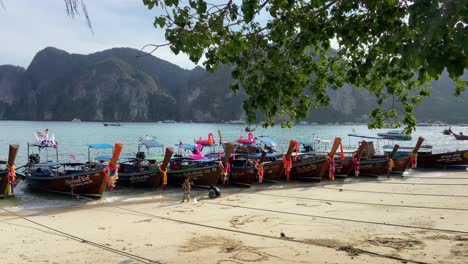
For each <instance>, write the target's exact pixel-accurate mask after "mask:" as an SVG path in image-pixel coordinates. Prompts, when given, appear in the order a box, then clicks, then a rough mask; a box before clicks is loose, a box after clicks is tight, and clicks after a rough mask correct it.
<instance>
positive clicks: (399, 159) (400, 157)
mask: <svg viewBox="0 0 468 264" xmlns="http://www.w3.org/2000/svg"><path fill="white" fill-rule="evenodd" d="M423 142H424V138H423V137H419V138H418V141H417V142H416V145H415V146H414V147H413V148H412V150H411V151H409V152H405V153H404V154H402V152H401V150H408V149H411V147H401V146H400V148H399V151H398V152H397V153H396V154H395V155H394V158H393V159H392V160H393V167H392V169H391V170H390V171H389V172H391V173H392V174H397V175H402V174H403V173H404V172H405V170H406V169H407V168H408V167H409V165H410V163H411V167H412V168H413V169H415V168H416V157H417V154H418V151H419V149H420V148H421V146H422V143H423ZM388 147H389V146H384V149H385V148H388ZM378 157H379V156H377V155H374V156H373V158H378ZM380 157H382V156H380Z"/></svg>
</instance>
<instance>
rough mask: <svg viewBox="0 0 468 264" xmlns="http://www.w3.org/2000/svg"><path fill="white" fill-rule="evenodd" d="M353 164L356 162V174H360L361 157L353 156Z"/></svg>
mask: <svg viewBox="0 0 468 264" xmlns="http://www.w3.org/2000/svg"><path fill="white" fill-rule="evenodd" d="M353 164H354V175H355V176H359V166H360V165H361V159H358V158H356V157H353Z"/></svg>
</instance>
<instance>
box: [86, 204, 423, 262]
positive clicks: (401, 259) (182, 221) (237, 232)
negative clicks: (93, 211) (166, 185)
mask: <svg viewBox="0 0 468 264" xmlns="http://www.w3.org/2000/svg"><path fill="white" fill-rule="evenodd" d="M83 198H85V199H89V198H87V197H83ZM204 203H208V204H215V205H216V203H210V202H204ZM175 204H180V203H179V202H177V203H175ZM104 205H105V206H109V207H113V208H117V209H120V210H124V211H128V212H131V213H134V214H140V215H144V216H147V217H152V218H157V219H161V220H165V221H171V222H176V223H180V224H187V225H192V226H198V227H204V228H209V229H215V230H220V231H225V232H230V233H236V234H243V235H249V236H255V237H261V238H268V239H274V240H280V241H284V242H292V243H299V244H306V245H315V244H311V243H310V242H308V241H306V240H294V239H284V238H281V237H277V236H271V235H264V234H259V233H254V232H249V231H242V230H236V229H231V228H225V227H218V226H212V225H207V224H202V223H196V222H191V221H186V220H180V219H173V218H170V217H165V216H159V215H154V214H149V213H145V212H140V211H137V210H132V209H129V208H123V207H120V206H116V205H112V204H104ZM171 205H172V204H171ZM315 246H318V247H326V248H332V249H335V250H341V249H340V247H336V246H332V245H322V244H320V245H315ZM353 249H355V250H356V251H357V252H358V253H362V254H367V255H370V256H375V257H381V258H388V259H394V260H398V261H402V262H403V263H416V264H428V263H427V262H423V261H418V260H411V259H405V258H400V257H397V256H392V255H385V254H381V253H377V252H373V251H369V250H365V249H360V248H353Z"/></svg>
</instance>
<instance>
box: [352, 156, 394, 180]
mask: <svg viewBox="0 0 468 264" xmlns="http://www.w3.org/2000/svg"><path fill="white" fill-rule="evenodd" d="M387 165H388V161H387V159H370V160H361V163H360V165H359V176H379V175H381V174H384V173H387ZM349 175H350V176H356V175H355V173H354V170H351V172H350V174H349Z"/></svg>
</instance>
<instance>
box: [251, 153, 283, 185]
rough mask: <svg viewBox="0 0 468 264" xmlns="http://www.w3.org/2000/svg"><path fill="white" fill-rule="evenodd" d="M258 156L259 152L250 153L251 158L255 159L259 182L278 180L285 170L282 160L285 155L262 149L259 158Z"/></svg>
mask: <svg viewBox="0 0 468 264" xmlns="http://www.w3.org/2000/svg"><path fill="white" fill-rule="evenodd" d="M257 156H258V154H257V153H255V154H252V155H249V158H253V159H254V160H255V170H256V173H257V180H258V182H260V183H261V182H263V181H269V182H278V181H279V180H280V179H281V177H282V175H283V172H284V166H283V161H282V160H281V158H282V157H283V155H281V154H279V153H267V152H265V151H262V153H261V155H260V157H259V158H258V159H257Z"/></svg>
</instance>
